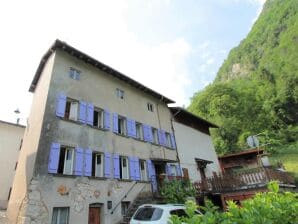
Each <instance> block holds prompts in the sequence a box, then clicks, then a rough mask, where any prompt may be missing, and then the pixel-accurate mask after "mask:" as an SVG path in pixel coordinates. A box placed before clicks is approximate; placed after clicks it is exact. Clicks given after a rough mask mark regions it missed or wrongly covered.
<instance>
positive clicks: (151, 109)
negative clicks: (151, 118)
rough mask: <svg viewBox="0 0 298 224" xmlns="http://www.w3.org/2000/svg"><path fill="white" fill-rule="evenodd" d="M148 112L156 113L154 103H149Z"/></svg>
mask: <svg viewBox="0 0 298 224" xmlns="http://www.w3.org/2000/svg"><path fill="white" fill-rule="evenodd" d="M147 110H148V111H150V112H154V105H153V103H149V102H148V103H147Z"/></svg>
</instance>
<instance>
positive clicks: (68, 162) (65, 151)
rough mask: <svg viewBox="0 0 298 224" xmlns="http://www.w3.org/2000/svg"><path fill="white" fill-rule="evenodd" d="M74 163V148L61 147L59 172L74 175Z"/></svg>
mask: <svg viewBox="0 0 298 224" xmlns="http://www.w3.org/2000/svg"><path fill="white" fill-rule="evenodd" d="M73 164H74V148H71V147H63V146H62V147H61V149H60V158H59V165H58V173H60V174H66V175H72V174H73Z"/></svg>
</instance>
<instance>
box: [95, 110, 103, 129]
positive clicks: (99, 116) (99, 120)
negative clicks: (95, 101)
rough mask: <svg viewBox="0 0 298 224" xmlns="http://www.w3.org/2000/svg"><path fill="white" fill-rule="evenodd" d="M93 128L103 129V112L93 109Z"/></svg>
mask: <svg viewBox="0 0 298 224" xmlns="http://www.w3.org/2000/svg"><path fill="white" fill-rule="evenodd" d="M93 126H94V127H97V128H103V110H101V109H99V108H94V112H93Z"/></svg>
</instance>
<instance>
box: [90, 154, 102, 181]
mask: <svg viewBox="0 0 298 224" xmlns="http://www.w3.org/2000/svg"><path fill="white" fill-rule="evenodd" d="M103 160H104V156H103V154H102V153H98V152H95V153H93V154H92V176H94V177H103V176H104V174H103V170H104V167H103Z"/></svg>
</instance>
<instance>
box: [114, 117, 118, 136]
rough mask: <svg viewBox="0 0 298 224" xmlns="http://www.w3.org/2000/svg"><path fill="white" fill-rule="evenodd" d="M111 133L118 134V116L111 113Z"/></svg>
mask: <svg viewBox="0 0 298 224" xmlns="http://www.w3.org/2000/svg"><path fill="white" fill-rule="evenodd" d="M113 132H114V133H118V114H116V113H113Z"/></svg>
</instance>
